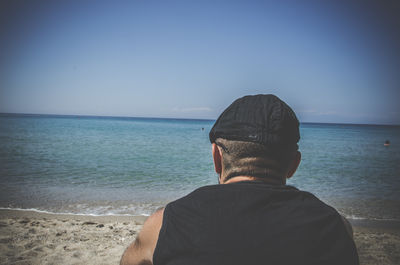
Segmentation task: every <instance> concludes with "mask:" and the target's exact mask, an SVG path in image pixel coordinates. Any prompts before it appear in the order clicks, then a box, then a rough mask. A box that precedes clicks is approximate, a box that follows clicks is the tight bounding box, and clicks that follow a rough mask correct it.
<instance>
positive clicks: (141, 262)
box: [120, 208, 164, 265]
mask: <svg viewBox="0 0 400 265" xmlns="http://www.w3.org/2000/svg"><path fill="white" fill-rule="evenodd" d="M163 214H164V208H162V209H159V210H157V211H156V212H155V213H153V214H152V215H151V216H150V217H149V218H147V220H146V222H145V223H144V225H143V228H142V231H140V233H139V235H138V236H137V237H136V240H135V241H134V242H133V243H132V244H130V245H129V247H128V248H127V249H126V250H125V252H124V254H123V255H122V258H121V262H120V265H153V253H154V249H155V248H156V244H157V240H158V234H159V233H160V229H161V225H162V219H163Z"/></svg>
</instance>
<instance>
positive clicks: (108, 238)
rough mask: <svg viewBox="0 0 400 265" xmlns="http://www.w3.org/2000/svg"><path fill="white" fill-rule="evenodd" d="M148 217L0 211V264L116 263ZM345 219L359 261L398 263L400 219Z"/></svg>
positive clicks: (369, 264) (399, 257) (366, 262)
mask: <svg viewBox="0 0 400 265" xmlns="http://www.w3.org/2000/svg"><path fill="white" fill-rule="evenodd" d="M146 218H147V217H146V216H115V215H109V216H92V215H75V214H55V213H42V212H36V211H30V210H7V209H0V257H1V258H0V264H89V265H90V264H93V265H94V264H118V262H119V259H120V257H121V255H122V253H123V251H124V250H125V248H126V247H127V246H128V245H129V244H130V243H131V242H133V240H134V239H135V238H136V236H137V234H138V233H139V232H140V230H141V228H142V226H143V223H144V221H145V220H146ZM349 221H350V222H351V224H352V225H353V230H354V240H355V242H356V245H357V249H358V254H359V257H360V264H361V265H372V264H384V265H394V264H400V221H393V220H384V221H380V220H364V219H361V220H360V219H350V220H349Z"/></svg>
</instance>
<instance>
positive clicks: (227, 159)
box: [215, 138, 295, 180]
mask: <svg viewBox="0 0 400 265" xmlns="http://www.w3.org/2000/svg"><path fill="white" fill-rule="evenodd" d="M215 144H216V145H218V146H220V147H221V149H222V153H223V154H222V167H223V169H224V176H223V177H224V178H225V179H226V180H228V179H230V178H233V177H236V176H251V177H256V178H264V179H265V178H269V179H275V180H282V179H283V178H284V177H285V176H286V174H287V170H288V167H289V165H290V162H291V161H292V160H293V158H294V153H295V151H282V150H279V149H277V148H272V147H268V146H265V145H262V144H259V143H253V142H244V141H234V140H227V139H223V138H217V139H216V140H215Z"/></svg>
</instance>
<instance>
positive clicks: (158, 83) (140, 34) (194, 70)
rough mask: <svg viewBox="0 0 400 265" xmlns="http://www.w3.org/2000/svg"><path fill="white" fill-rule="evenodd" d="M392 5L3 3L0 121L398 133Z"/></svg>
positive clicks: (397, 42)
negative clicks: (148, 120)
mask: <svg viewBox="0 0 400 265" xmlns="http://www.w3.org/2000/svg"><path fill="white" fill-rule="evenodd" d="M397 2H398V1H395V0H393V1H389V0H380V1H378V0H376V1H368V0H364V1H355V0H354V1H338V0H336V1H289V0H280V1H251V0H247V1H234V0H232V1H223V0H215V1H170V0H164V1H152V0H136V1H135V0H132V1H77V0H69V1H61V0H58V1H40V0H35V1H28V0H1V1H0V112H5V113H35V114H71V115H102V116H103V115H104V116H130V117H166V118H201V119H216V118H217V117H218V115H219V114H220V113H221V112H222V111H223V110H224V109H225V108H226V107H227V106H228V105H229V104H230V103H231V102H233V101H234V100H235V99H236V98H238V97H241V96H244V95H249V94H275V95H277V96H278V97H280V98H281V99H282V100H284V101H285V102H286V103H287V104H288V105H290V106H291V107H292V108H293V110H294V111H295V112H296V114H297V116H298V118H299V120H300V121H301V122H327V123H360V124H400V104H399V101H400V30H399V28H400V16H399V15H398V14H400V4H398V3H397Z"/></svg>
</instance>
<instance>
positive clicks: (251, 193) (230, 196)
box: [121, 95, 359, 265]
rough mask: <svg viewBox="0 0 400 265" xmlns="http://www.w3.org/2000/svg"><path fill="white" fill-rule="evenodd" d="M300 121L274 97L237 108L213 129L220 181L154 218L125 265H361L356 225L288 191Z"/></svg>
mask: <svg viewBox="0 0 400 265" xmlns="http://www.w3.org/2000/svg"><path fill="white" fill-rule="evenodd" d="M299 139H300V134H299V122H298V120H297V118H296V115H295V114H294V112H293V111H292V109H291V108H290V107H289V106H288V105H286V104H285V103H284V102H283V101H281V100H280V99H279V98H278V97H276V96H274V95H256V96H246V97H243V98H240V99H238V100H236V101H235V102H233V103H232V104H231V105H230V106H229V107H228V108H227V109H226V110H225V111H224V112H223V113H222V114H221V116H220V117H219V118H218V120H217V121H216V122H215V124H214V127H213V128H212V129H211V131H210V141H211V143H212V155H213V160H214V166H215V171H216V172H217V174H218V175H219V183H220V184H224V185H211V186H205V187H202V188H199V189H197V190H195V191H194V192H192V193H190V194H189V195H187V196H185V197H183V198H181V199H178V200H176V201H174V202H171V203H169V204H168V205H167V206H166V207H165V209H161V210H158V211H157V212H155V213H154V214H153V215H151V216H150V217H149V218H148V219H147V221H146V222H145V224H144V225H143V229H142V231H141V232H140V234H139V236H138V237H137V238H136V240H135V242H134V243H132V244H131V245H130V246H129V247H128V248H127V250H126V251H125V253H124V255H123V256H122V259H121V264H123V265H126V264H133V265H137V264H141V265H145V264H155V265H165V264H168V265H193V264H203V265H225V264H229V265H234V264H241V265H248V264H307V265H310V264H315V265H317V264H321V265H322V264H323V265H326V264H332V265H333V264H338V265H339V264H340V265H345V264H349V265H350V264H351V265H353V264H354V265H355V264H358V263H359V262H358V255H357V250H356V247H355V244H354V241H353V239H352V230H351V226H350V224H349V223H348V222H347V221H346V220H345V219H344V218H343V217H341V216H340V214H338V212H337V211H336V210H334V209H333V208H332V207H330V206H328V205H326V204H324V203H323V202H321V201H320V200H319V199H317V198H316V197H315V196H314V195H312V194H311V193H308V192H303V191H299V190H297V189H296V188H294V187H290V186H287V185H285V184H286V179H288V178H290V177H291V176H292V175H293V174H294V173H295V171H296V169H297V167H298V165H299V163H300V159H301V154H300V152H299V151H298V145H297V143H298V141H299Z"/></svg>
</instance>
